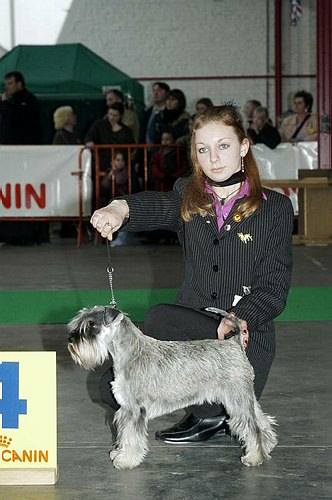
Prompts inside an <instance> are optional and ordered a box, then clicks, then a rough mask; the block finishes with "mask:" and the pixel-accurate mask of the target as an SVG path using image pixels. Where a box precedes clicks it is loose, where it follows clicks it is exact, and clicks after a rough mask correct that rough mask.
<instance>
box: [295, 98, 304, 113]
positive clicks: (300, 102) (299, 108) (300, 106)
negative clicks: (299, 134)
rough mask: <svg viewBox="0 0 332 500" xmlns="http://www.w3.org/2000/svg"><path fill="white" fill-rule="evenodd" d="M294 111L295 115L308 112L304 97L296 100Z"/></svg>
mask: <svg viewBox="0 0 332 500" xmlns="http://www.w3.org/2000/svg"><path fill="white" fill-rule="evenodd" d="M294 111H295V113H300V114H301V113H305V112H306V105H305V102H304V99H303V97H295V99H294Z"/></svg>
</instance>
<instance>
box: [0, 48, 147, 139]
mask: <svg viewBox="0 0 332 500" xmlns="http://www.w3.org/2000/svg"><path fill="white" fill-rule="evenodd" d="M10 71H20V72H21V73H22V74H23V75H24V78H25V81H26V86H27V89H28V90H30V91H31V92H33V93H34V94H35V95H36V97H37V98H38V99H39V101H40V104H41V108H42V122H43V130H44V142H45V144H50V143H51V142H52V138H53V135H54V127H53V113H54V111H55V109H56V108H58V107H59V106H66V105H67V106H72V107H73V109H74V111H75V114H76V115H77V127H76V129H77V132H78V134H79V136H80V137H81V139H83V138H84V135H85V133H86V131H87V129H88V127H89V126H90V125H91V123H92V122H93V121H94V120H96V119H98V118H100V117H102V116H103V114H104V113H105V110H106V106H105V97H104V93H105V91H106V90H108V89H110V88H117V89H119V90H121V91H122V92H123V93H124V94H126V95H128V96H129V95H130V96H131V98H133V100H134V102H135V110H136V112H137V113H138V115H139V116H141V115H142V113H143V110H144V89H143V86H142V85H141V84H140V83H139V82H138V81H136V80H135V79H133V78H131V77H130V76H128V75H126V74H125V73H123V72H122V71H120V70H118V69H117V68H115V67H114V66H112V65H111V64H109V63H108V62H107V61H105V60H104V59H102V58H101V57H99V56H98V55H97V54H95V53H94V52H92V51H91V50H90V49H88V48H87V47H85V46H84V45H82V44H80V43H75V44H60V45H19V46H17V47H15V48H14V49H13V50H11V51H10V52H7V54H5V56H4V57H3V58H2V59H1V60H0V79H1V81H3V79H4V75H5V74H6V73H8V72H10Z"/></svg>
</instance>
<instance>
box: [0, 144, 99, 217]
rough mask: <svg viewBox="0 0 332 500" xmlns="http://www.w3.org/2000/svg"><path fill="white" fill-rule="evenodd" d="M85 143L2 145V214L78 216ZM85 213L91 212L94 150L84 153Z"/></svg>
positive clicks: (83, 199)
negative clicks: (80, 173)
mask: <svg viewBox="0 0 332 500" xmlns="http://www.w3.org/2000/svg"><path fill="white" fill-rule="evenodd" d="M81 149H82V146H0V217H1V218H5V217H55V218H56V217H78V216H79V176H78V175H72V173H73V172H76V173H78V171H79V153H80V151H81ZM82 173H83V175H82V201H83V215H84V216H88V215H90V214H91V197H92V181H91V153H90V151H89V150H87V149H86V150H84V151H83V155H82Z"/></svg>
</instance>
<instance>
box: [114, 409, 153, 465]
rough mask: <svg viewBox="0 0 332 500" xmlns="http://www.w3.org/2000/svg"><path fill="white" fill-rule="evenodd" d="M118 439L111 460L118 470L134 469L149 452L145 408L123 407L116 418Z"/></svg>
mask: <svg viewBox="0 0 332 500" xmlns="http://www.w3.org/2000/svg"><path fill="white" fill-rule="evenodd" d="M114 423H115V425H116V431H117V439H116V443H117V445H116V448H115V450H112V451H111V452H110V458H111V460H112V462H113V466H114V467H115V468H116V469H133V468H134V467H137V465H139V464H140V463H141V462H142V461H143V460H144V457H145V455H146V453H147V451H148V433H147V417H146V411H145V408H140V407H139V406H137V407H131V408H124V407H121V408H120V409H119V410H118V411H117V412H116V414H115V416H114Z"/></svg>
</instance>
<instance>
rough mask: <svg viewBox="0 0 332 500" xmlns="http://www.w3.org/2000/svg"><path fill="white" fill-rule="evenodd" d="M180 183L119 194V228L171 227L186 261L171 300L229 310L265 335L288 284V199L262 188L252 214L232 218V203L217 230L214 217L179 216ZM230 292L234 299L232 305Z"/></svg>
mask: <svg viewBox="0 0 332 500" xmlns="http://www.w3.org/2000/svg"><path fill="white" fill-rule="evenodd" d="M185 182H186V180H185V179H184V178H182V179H178V181H177V182H176V184H175V186H174V190H173V191H170V192H167V193H159V192H153V191H144V192H140V193H137V194H135V195H132V196H129V197H124V199H126V201H127V203H128V206H129V214H130V215H129V220H128V222H127V224H126V225H125V226H124V229H125V230H128V231H147V230H151V231H152V230H155V229H168V230H172V231H176V232H177V234H178V236H179V240H180V243H181V245H182V248H183V252H184V261H185V277H184V281H183V284H182V286H181V289H180V291H179V293H178V295H177V298H176V303H178V304H182V305H186V306H189V307H193V308H195V309H201V308H203V307H208V306H214V307H219V308H221V309H226V310H229V309H232V310H233V311H234V312H235V314H236V315H237V316H238V317H239V318H242V319H244V320H246V321H247V324H248V329H249V332H250V334H251V335H252V334H253V332H256V335H257V334H258V335H259V333H261V334H263V336H264V334H265V335H266V333H267V332H268V331H269V330H270V331H271V329H272V330H274V329H273V325H272V324H271V321H272V320H273V319H274V318H275V317H276V316H278V315H279V314H280V313H281V312H282V311H283V309H284V308H285V305H286V300H287V295H288V291H289V287H290V280H291V267H292V229H293V217H294V213H293V208H292V204H291V202H290V200H289V199H288V198H287V197H286V196H284V195H281V194H279V193H277V192H275V191H272V190H269V189H265V190H264V193H265V195H266V200H263V203H262V205H261V207H260V208H259V209H258V210H257V211H256V212H255V213H254V214H252V215H251V216H250V217H248V218H244V219H243V220H240V221H238V222H237V221H236V219H237V217H234V215H236V207H237V204H238V202H237V203H235V205H234V207H233V209H232V211H231V213H230V214H229V216H228V218H227V219H226V221H225V224H224V225H223V227H222V228H221V230H220V231H219V230H218V227H217V221H216V217H213V216H204V217H203V216H200V215H195V216H193V217H192V219H191V220H190V221H189V222H184V221H183V220H182V219H181V216H180V207H181V198H182V192H183V188H184V185H185ZM235 297H237V300H238V302H237V304H236V305H233V304H235V302H234V299H235ZM240 297H241V298H240ZM259 337H261V335H259ZM256 340H258V339H256ZM261 340H263V339H262V338H261ZM263 343H264V342H263Z"/></svg>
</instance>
